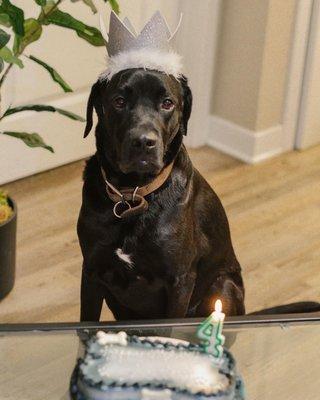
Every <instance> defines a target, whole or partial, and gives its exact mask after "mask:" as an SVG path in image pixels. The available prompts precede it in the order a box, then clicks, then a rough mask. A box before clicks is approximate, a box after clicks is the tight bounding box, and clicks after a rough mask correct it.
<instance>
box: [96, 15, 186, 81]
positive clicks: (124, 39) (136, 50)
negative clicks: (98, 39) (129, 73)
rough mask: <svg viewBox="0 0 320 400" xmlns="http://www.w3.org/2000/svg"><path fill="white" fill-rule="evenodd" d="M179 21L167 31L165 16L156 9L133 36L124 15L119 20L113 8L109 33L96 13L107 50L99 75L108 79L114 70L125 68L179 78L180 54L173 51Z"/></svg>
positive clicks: (132, 28) (118, 70)
mask: <svg viewBox="0 0 320 400" xmlns="http://www.w3.org/2000/svg"><path fill="white" fill-rule="evenodd" d="M181 20H182V14H181V15H180V20H179V22H178V25H177V27H176V29H175V30H174V32H173V33H171V31H170V29H169V27H168V24H167V22H166V20H165V18H164V17H163V16H162V15H161V13H160V11H156V12H155V13H154V14H153V16H152V17H151V19H150V20H149V21H148V22H147V23H146V25H145V26H144V28H143V29H142V30H141V32H140V34H139V35H137V34H136V32H135V30H134V27H133V25H132V23H131V22H130V20H129V19H128V18H125V19H124V20H123V22H122V21H121V20H120V19H119V17H118V16H117V14H116V13H114V12H113V11H112V12H111V15H110V23H109V33H107V31H106V28H105V25H104V23H103V19H102V17H101V16H100V28H101V33H102V36H103V38H104V39H105V41H106V47H107V51H108V55H109V58H108V68H107V70H106V71H105V72H104V73H103V74H102V76H101V77H102V78H107V79H111V78H112V76H113V75H115V74H116V73H118V72H120V71H123V70H125V69H129V68H143V69H150V70H156V71H160V72H163V73H165V74H168V75H173V76H174V77H175V78H179V77H180V76H181V75H182V62H181V56H180V55H179V54H178V53H176V52H175V51H174V50H173V46H174V42H175V40H176V37H177V32H178V29H179V27H180V24H181Z"/></svg>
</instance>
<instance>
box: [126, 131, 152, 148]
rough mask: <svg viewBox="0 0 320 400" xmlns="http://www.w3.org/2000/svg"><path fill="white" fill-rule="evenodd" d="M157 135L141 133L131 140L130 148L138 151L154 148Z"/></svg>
mask: <svg viewBox="0 0 320 400" xmlns="http://www.w3.org/2000/svg"><path fill="white" fill-rule="evenodd" d="M156 143H157V135H156V134H155V133H154V132H148V133H143V134H142V135H140V136H139V137H135V138H133V139H132V143H131V144H132V146H133V147H134V148H136V149H139V150H151V149H153V148H154V147H155V146H156Z"/></svg>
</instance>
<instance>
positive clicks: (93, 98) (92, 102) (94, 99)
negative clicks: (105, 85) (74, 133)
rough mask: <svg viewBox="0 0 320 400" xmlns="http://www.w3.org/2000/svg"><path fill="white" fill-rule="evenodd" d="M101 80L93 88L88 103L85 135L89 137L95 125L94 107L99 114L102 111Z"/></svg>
mask: <svg viewBox="0 0 320 400" xmlns="http://www.w3.org/2000/svg"><path fill="white" fill-rule="evenodd" d="M100 86H101V82H99V81H97V82H96V83H95V84H94V85H93V86H92V88H91V92H90V96H89V99H88V104H87V124H86V127H85V130H84V134H83V137H87V136H88V135H89V133H90V131H91V128H92V125H93V120H92V116H93V109H95V110H96V113H97V115H98V116H99V113H100V112H102V101H101V93H100Z"/></svg>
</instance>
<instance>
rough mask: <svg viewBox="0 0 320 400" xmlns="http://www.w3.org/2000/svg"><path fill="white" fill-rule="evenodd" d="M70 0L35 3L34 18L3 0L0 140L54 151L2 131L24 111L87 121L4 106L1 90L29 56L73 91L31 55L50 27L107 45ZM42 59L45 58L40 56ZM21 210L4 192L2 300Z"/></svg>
mask: <svg viewBox="0 0 320 400" xmlns="http://www.w3.org/2000/svg"><path fill="white" fill-rule="evenodd" d="M64 1H70V0H34V2H35V3H36V4H37V5H38V10H37V14H36V15H35V16H34V17H32V18H25V13H24V10H23V9H22V8H20V7H17V6H16V5H15V4H14V0H0V25H1V26H2V27H0V140H1V135H7V136H11V137H14V138H17V139H20V140H22V141H23V142H24V143H25V144H26V145H27V146H29V147H42V148H43V149H46V150H48V151H50V152H54V149H53V148H52V147H51V146H50V145H48V144H47V143H45V142H44V140H43V139H42V137H41V136H40V135H39V133H38V132H21V131H4V130H1V121H2V120H3V119H4V118H7V117H9V116H10V115H12V114H15V113H19V112H24V111H37V112H53V113H58V114H60V115H63V116H64V117H67V118H70V119H73V120H75V121H84V119H83V118H82V117H81V116H79V115H77V114H74V113H72V112H70V111H68V110H64V109H61V108H57V107H53V106H51V105H47V104H25V105H22V106H17V107H11V106H10V107H9V108H8V109H6V110H3V109H2V107H1V89H2V88H3V84H4V82H5V80H6V79H7V77H8V74H9V73H10V71H11V69H12V67H13V66H14V65H16V66H18V67H19V68H23V67H24V64H23V62H24V60H25V58H26V57H27V58H28V59H29V60H31V61H32V62H34V63H36V64H37V65H38V66H39V68H44V69H45V70H46V71H47V73H48V76H50V77H51V79H53V81H54V82H56V84H57V85H59V86H60V88H61V89H62V90H63V91H64V92H72V88H71V87H70V85H69V84H68V83H67V82H65V80H64V79H63V78H62V76H61V75H60V74H59V73H58V72H57V71H56V69H55V68H53V67H52V66H50V65H48V64H47V63H46V62H45V61H44V60H42V59H41V58H39V56H38V55H34V54H28V53H27V51H28V46H29V45H30V44H31V43H33V42H35V41H37V40H39V38H40V37H41V36H42V35H43V34H45V29H46V26H48V25H56V26H59V27H61V28H65V29H71V30H73V31H74V32H75V33H76V34H77V36H78V37H79V38H81V39H82V40H85V41H87V42H88V43H89V44H91V45H93V46H104V44H105V43H104V39H103V37H102V35H101V33H100V31H99V29H97V28H95V27H92V26H88V25H86V24H85V23H84V22H82V21H79V20H78V19H77V18H75V17H74V16H72V15H70V14H68V13H66V12H64V11H62V10H61V9H60V5H61V4H62V3H63V2H64ZM71 1H72V2H80V1H81V2H83V3H84V4H86V5H87V6H89V7H90V9H91V11H92V12H93V13H96V12H97V9H96V6H95V4H94V0H71ZM103 1H104V2H105V3H107V2H109V3H110V5H111V7H112V8H113V10H114V11H115V12H116V13H118V12H119V7H118V4H117V1H115V0H103ZM40 57H41V55H40ZM16 221H17V207H16V205H15V203H14V201H13V200H12V199H11V198H10V197H8V196H7V195H6V194H5V193H4V192H3V191H1V190H0V299H2V298H3V297H4V296H6V295H7V294H8V293H9V292H10V290H11V289H12V287H13V284H14V276H15V252H16V250H15V249H16V224H17V222H16Z"/></svg>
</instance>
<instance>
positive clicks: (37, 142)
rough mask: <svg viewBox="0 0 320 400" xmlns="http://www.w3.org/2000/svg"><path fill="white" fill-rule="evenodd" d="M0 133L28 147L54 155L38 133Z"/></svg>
mask: <svg viewBox="0 0 320 400" xmlns="http://www.w3.org/2000/svg"><path fill="white" fill-rule="evenodd" d="M0 133H2V134H3V135H8V136H12V137H15V138H17V139H21V140H22V141H23V142H24V143H25V144H26V145H27V146H29V147H42V148H44V149H46V150H49V151H51V153H54V150H53V148H52V147H51V146H48V145H47V144H46V143H45V142H44V141H43V139H42V137H41V136H40V135H39V134H38V133H28V132H13V131H4V132H0Z"/></svg>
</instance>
